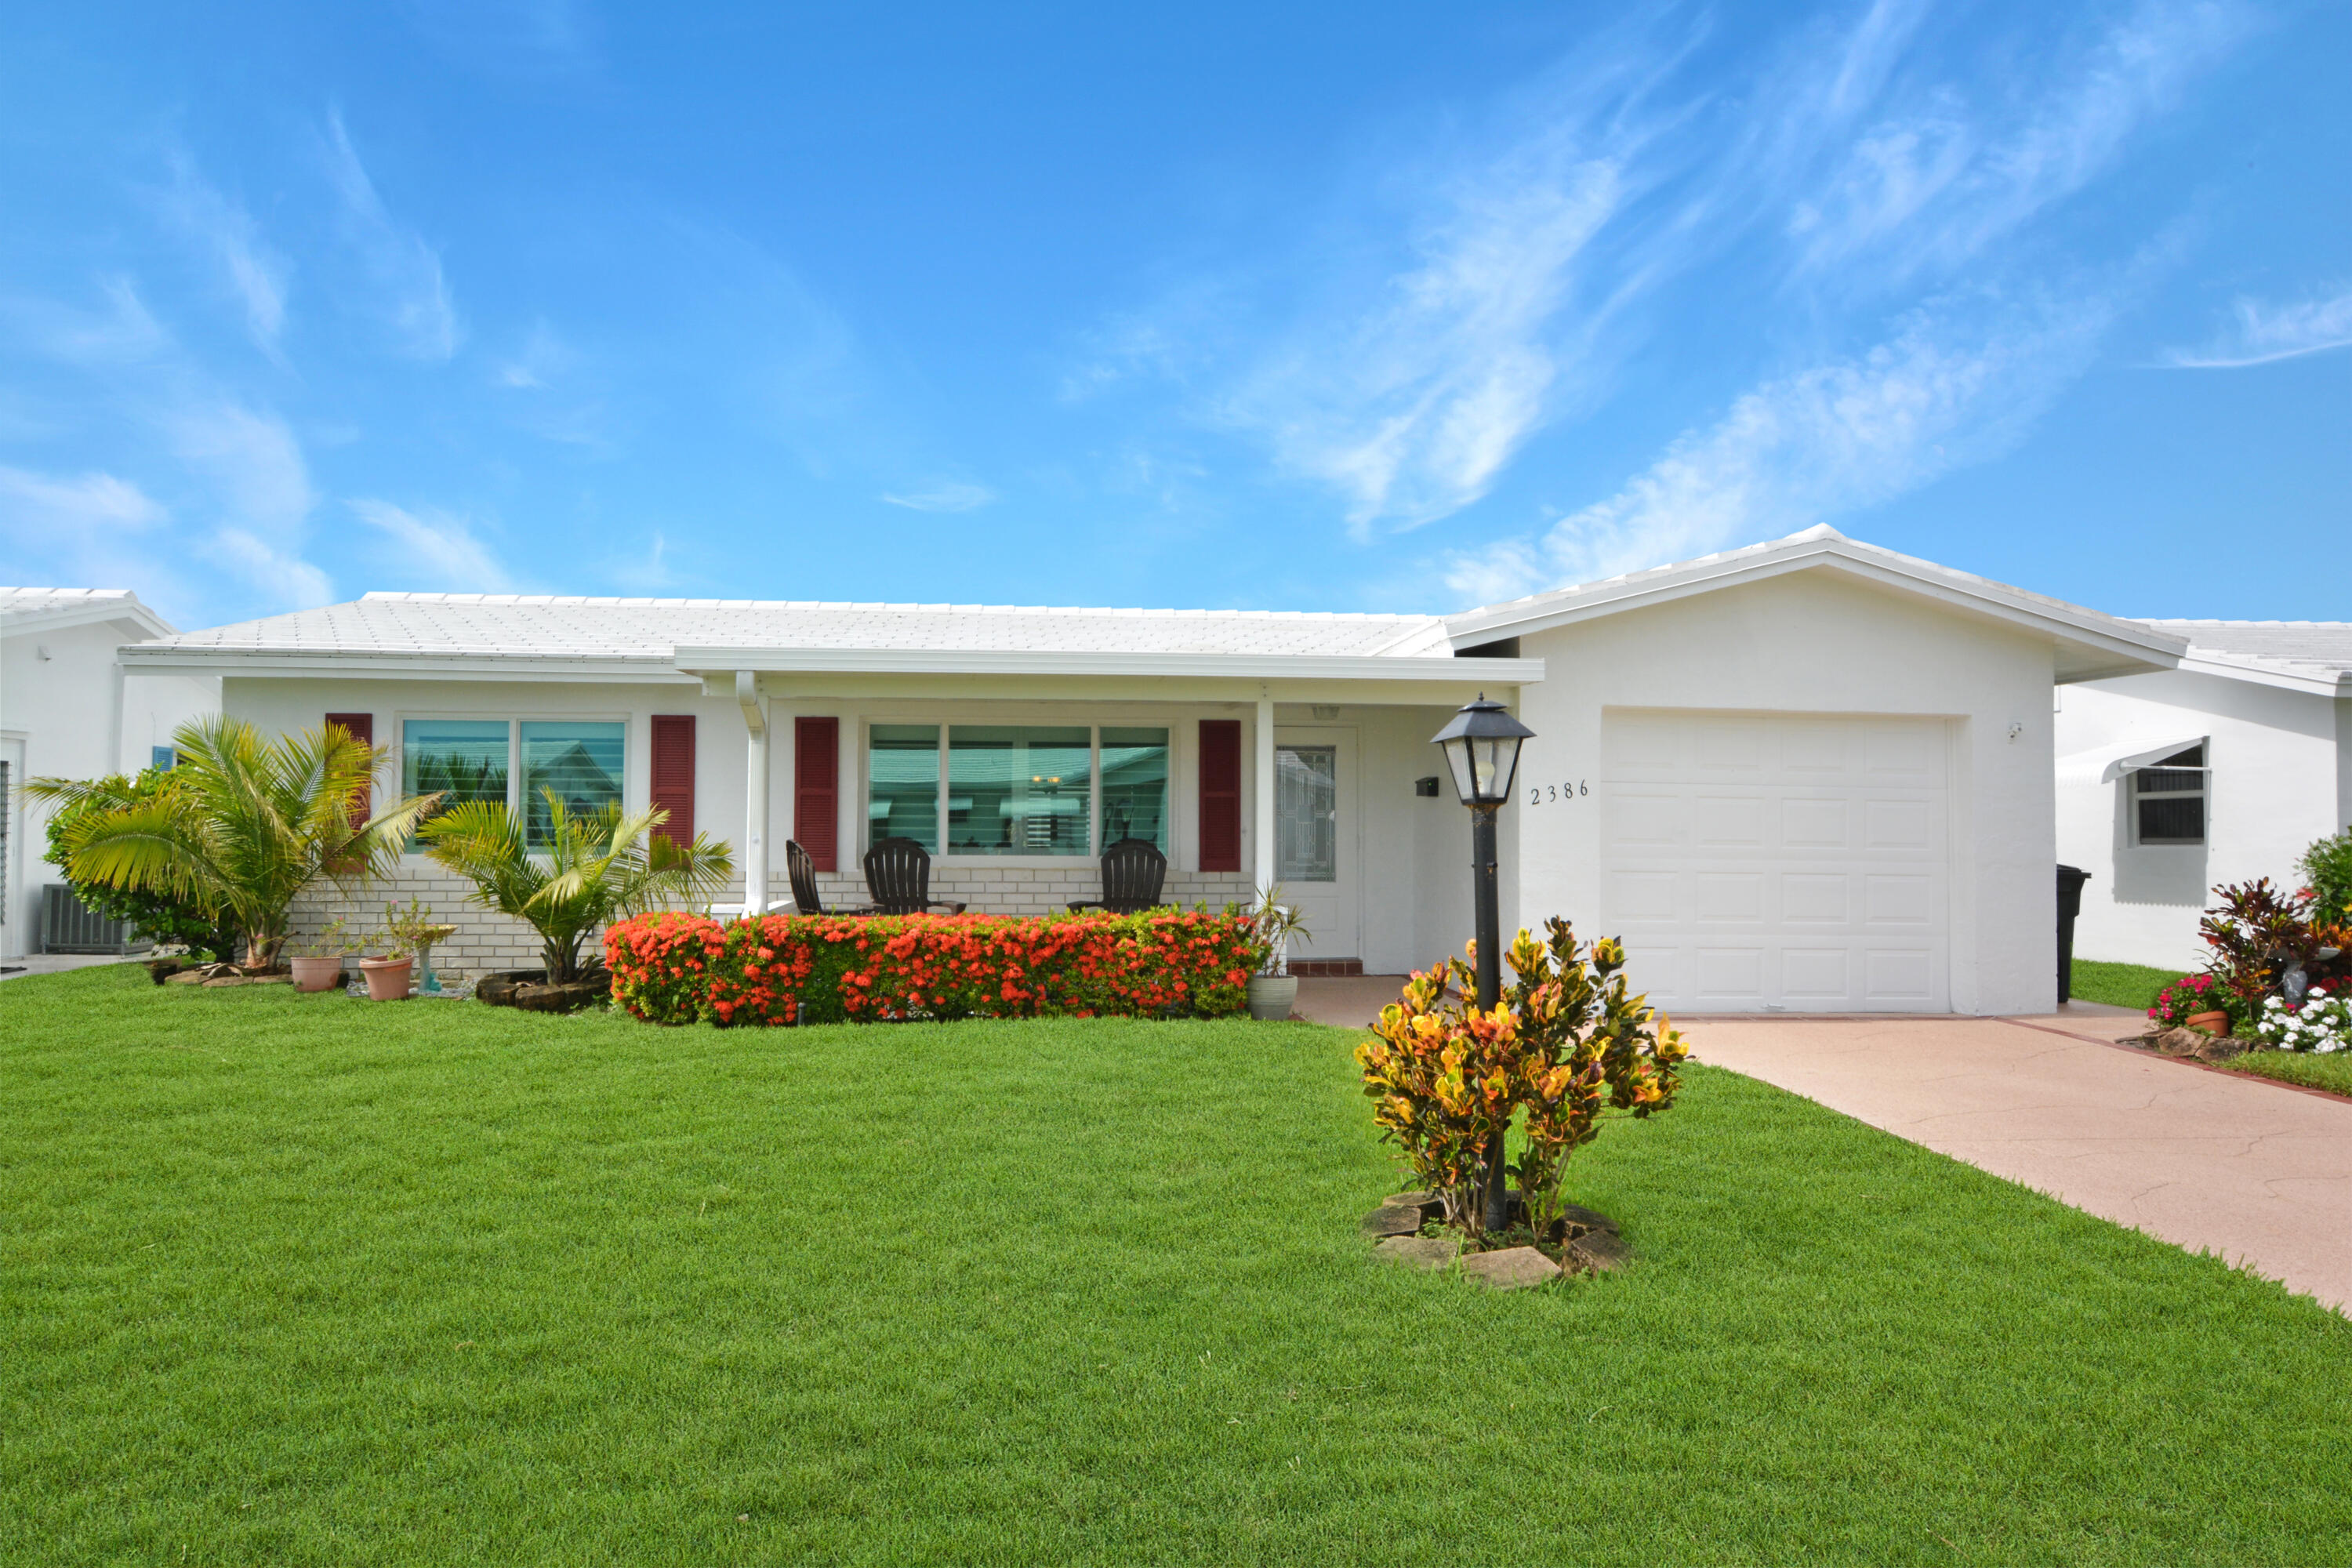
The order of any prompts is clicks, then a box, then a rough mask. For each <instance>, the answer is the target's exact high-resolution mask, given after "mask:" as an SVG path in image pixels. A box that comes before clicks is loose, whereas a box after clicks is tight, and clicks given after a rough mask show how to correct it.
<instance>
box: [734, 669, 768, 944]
mask: <svg viewBox="0 0 2352 1568" xmlns="http://www.w3.org/2000/svg"><path fill="white" fill-rule="evenodd" d="M735 701H736V703H737V704H738V705H739V706H740V707H741V709H742V710H743V728H744V730H745V731H746V732H747V733H748V734H749V735H750V736H751V749H750V751H749V752H747V753H746V754H745V757H744V767H743V912H744V913H745V914H747V915H763V914H765V913H767V912H768V702H767V699H765V698H763V697H761V695H760V678H759V676H758V675H757V674H756V673H755V672H753V671H751V670H748V669H739V670H737V671H736V672H735Z"/></svg>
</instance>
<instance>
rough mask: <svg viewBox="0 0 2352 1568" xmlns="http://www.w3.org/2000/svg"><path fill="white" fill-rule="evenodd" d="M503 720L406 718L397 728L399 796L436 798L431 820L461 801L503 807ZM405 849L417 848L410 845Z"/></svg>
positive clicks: (505, 743) (505, 750) (505, 756)
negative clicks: (436, 802) (437, 799)
mask: <svg viewBox="0 0 2352 1568" xmlns="http://www.w3.org/2000/svg"><path fill="white" fill-rule="evenodd" d="M510 737H511V729H510V727H509V725H508V723H507V721H505V720H503V719H410V720H407V721H404V722H403V723H402V724H401V727H400V792H401V794H402V795H434V794H438V795H440V796H441V797H442V799H441V804H440V805H439V806H437V807H436V808H435V815H436V816H438V815H439V814H440V813H441V812H444V811H446V810H448V809H449V808H450V807H451V806H453V805H458V804H460V803H461V802H464V801H469V800H487V801H491V802H494V803H496V804H497V805H506V803H507V767H508V764H509V753H508V742H509V739H510ZM409 847H410V848H411V849H412V850H413V849H415V847H416V843H415V840H414V839H411V840H410V841H409Z"/></svg>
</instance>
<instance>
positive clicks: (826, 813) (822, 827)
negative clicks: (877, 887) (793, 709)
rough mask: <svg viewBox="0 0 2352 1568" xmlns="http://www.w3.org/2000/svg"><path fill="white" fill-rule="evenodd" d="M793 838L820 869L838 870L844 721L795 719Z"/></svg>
mask: <svg viewBox="0 0 2352 1568" xmlns="http://www.w3.org/2000/svg"><path fill="white" fill-rule="evenodd" d="M793 837H794V838H797V839H798V840H800V846H801V847H802V848H803V849H805V850H807V851H808V852H809V858H810V859H811V860H813V861H814V862H815V863H816V868H817V869H818V870H820V871H832V870H835V869H838V866H837V861H838V860H839V854H838V850H837V846H838V841H839V839H840V837H841V721H840V720H838V719H817V718H797V719H794V720H793Z"/></svg>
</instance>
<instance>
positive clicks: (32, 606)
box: [0, 587, 172, 632]
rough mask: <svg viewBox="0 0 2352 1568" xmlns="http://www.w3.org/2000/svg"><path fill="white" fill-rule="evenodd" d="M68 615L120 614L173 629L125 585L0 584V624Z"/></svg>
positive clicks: (82, 618)
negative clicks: (114, 586)
mask: <svg viewBox="0 0 2352 1568" xmlns="http://www.w3.org/2000/svg"><path fill="white" fill-rule="evenodd" d="M65 616H72V617H73V618H74V619H76V620H80V621H87V620H90V619H93V618H110V617H112V616H120V617H121V618H123V619H126V620H132V621H137V622H139V623H140V624H142V626H154V627H156V628H158V629H159V630H161V631H163V632H169V631H170V630H171V629H172V627H171V625H170V623H169V622H167V621H165V620H164V619H163V617H162V616H158V615H157V614H156V613H155V612H154V611H153V610H151V609H149V608H148V607H147V606H146V605H142V604H141V603H140V602H139V595H136V594H134V593H132V592H131V590H130V589H128V588H7V587H0V626H25V625H27V624H29V623H31V622H34V621H52V620H58V619H60V618H63V617H65Z"/></svg>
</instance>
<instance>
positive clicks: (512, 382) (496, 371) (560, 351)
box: [491, 321, 580, 392]
mask: <svg viewBox="0 0 2352 1568" xmlns="http://www.w3.org/2000/svg"><path fill="white" fill-rule="evenodd" d="M579 359H580V356H579V355H578V354H577V353H573V352H572V348H571V346H570V345H569V344H567V343H565V342H564V341H563V340H562V338H561V337H558V336H557V335H556V332H555V329H554V328H552V327H551V326H549V325H548V324H547V323H546V322H545V321H534V322H532V323H531V328H530V335H529V336H527V337H525V338H524V339H523V342H522V346H521V347H520V349H518V350H516V351H515V352H514V353H512V354H510V355H508V356H506V357H505V358H502V359H500V360H499V361H498V362H497V363H496V364H495V365H494V366H493V367H492V373H491V374H492V379H494V380H495V381H496V382H497V383H498V384H499V385H500V386H503V387H506V388H508V389H509V390H510V391H515V392H544V391H546V390H547V389H548V387H549V386H550V385H551V384H553V383H554V382H556V381H557V380H559V379H561V378H562V375H563V374H564V373H565V372H566V371H569V370H570V369H571V368H572V366H573V365H574V364H576V363H579Z"/></svg>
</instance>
